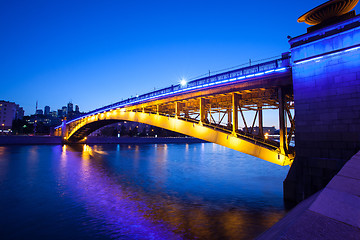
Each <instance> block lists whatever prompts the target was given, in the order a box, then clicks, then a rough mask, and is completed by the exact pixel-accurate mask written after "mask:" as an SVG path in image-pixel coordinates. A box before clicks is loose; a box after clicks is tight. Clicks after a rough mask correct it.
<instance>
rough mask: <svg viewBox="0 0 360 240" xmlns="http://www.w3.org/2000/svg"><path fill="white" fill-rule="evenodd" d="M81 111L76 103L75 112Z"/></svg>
mask: <svg viewBox="0 0 360 240" xmlns="http://www.w3.org/2000/svg"><path fill="white" fill-rule="evenodd" d="M79 112H80V108H79V106H78V105H75V113H79Z"/></svg>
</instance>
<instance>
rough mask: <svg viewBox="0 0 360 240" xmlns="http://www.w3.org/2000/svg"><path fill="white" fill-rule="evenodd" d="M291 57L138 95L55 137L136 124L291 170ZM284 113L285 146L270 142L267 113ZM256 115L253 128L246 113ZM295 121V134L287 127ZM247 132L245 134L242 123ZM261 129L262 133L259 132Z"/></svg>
mask: <svg viewBox="0 0 360 240" xmlns="http://www.w3.org/2000/svg"><path fill="white" fill-rule="evenodd" d="M293 108H294V105H293V93H292V78H291V68H290V67H289V56H285V57H282V58H281V59H277V60H274V61H270V62H266V63H262V64H258V65H254V66H250V67H246V68H242V69H237V70H233V71H230V72H225V73H221V74H218V75H215V76H209V77H205V78H202V79H198V80H194V81H191V82H189V83H188V84H187V86H180V85H176V86H171V87H169V88H165V89H160V90H157V91H154V92H150V93H147V94H144V95H141V96H136V97H134V98H131V99H127V100H124V101H121V102H118V103H115V104H112V105H109V106H105V107H103V108H100V109H96V110H94V111H91V112H89V113H87V114H86V115H84V116H81V117H78V118H76V119H73V120H70V121H68V122H66V121H63V124H62V125H61V126H59V127H57V128H56V129H55V135H57V136H62V137H63V138H64V141H65V142H69V143H71V142H79V141H80V142H81V141H82V140H83V139H84V138H85V137H86V136H87V135H88V134H90V133H91V132H92V131H94V130H96V129H98V128H100V127H102V126H105V125H107V124H111V123H115V122H118V121H133V122H139V123H144V124H149V125H152V126H156V127H160V128H164V129H168V130H171V131H174V132H178V133H182V134H185V135H188V136H192V137H195V138H199V139H203V140H206V141H209V142H213V143H216V144H219V145H222V146H225V147H228V148H231V149H234V150H236V151H240V152H243V153H246V154H249V155H252V156H255V157H258V158H261V159H263V160H266V161H269V162H272V163H275V164H279V165H282V166H283V165H290V164H291V163H292V161H293V159H294V151H293V148H292V147H291V146H290V141H291V139H292V136H293V133H294V127H295V121H294V117H293V116H292V114H291V112H290V109H293ZM266 109H274V110H278V111H279V127H280V134H279V135H280V139H279V140H280V141H278V142H277V141H273V140H270V139H267V138H266V137H265V135H266V134H264V133H265V132H264V130H263V129H264V128H263V110H266ZM245 111H251V112H253V113H255V114H254V117H253V120H252V121H251V122H250V123H249V121H247V120H246V117H245V114H244V113H243V112H245ZM286 118H288V119H289V121H290V125H291V126H290V131H288V128H287V126H286V123H287V122H288V121H287V120H286ZM239 122H240V123H241V122H242V123H243V126H244V128H243V129H240V128H239V126H240V123H239ZM255 124H257V125H258V127H256V128H257V129H258V131H255V128H254V127H255V126H256V125H255Z"/></svg>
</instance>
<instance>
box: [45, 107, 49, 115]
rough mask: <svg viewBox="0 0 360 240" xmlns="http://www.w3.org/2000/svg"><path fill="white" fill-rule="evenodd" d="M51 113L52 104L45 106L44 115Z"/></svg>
mask: <svg viewBox="0 0 360 240" xmlns="http://www.w3.org/2000/svg"><path fill="white" fill-rule="evenodd" d="M49 114H50V106H45V108H44V115H49Z"/></svg>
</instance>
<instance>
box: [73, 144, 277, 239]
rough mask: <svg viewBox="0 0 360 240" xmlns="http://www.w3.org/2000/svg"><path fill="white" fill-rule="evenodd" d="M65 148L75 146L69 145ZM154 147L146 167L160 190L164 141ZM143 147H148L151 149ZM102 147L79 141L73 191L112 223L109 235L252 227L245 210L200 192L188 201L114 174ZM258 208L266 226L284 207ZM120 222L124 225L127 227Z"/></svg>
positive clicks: (207, 235)
mask: <svg viewBox="0 0 360 240" xmlns="http://www.w3.org/2000/svg"><path fill="white" fill-rule="evenodd" d="M186 148H187V150H186ZM211 148H212V149H213V150H214V151H218V150H219V149H218V147H217V145H215V146H214V145H211ZM95 149H96V150H95ZM120 149H121V148H120ZM120 149H119V146H116V152H118V151H121V150H120ZM127 149H128V150H132V154H131V159H139V154H140V151H139V149H140V147H139V146H138V145H136V146H130V145H129V146H127ZM200 149H201V152H202V153H204V152H205V151H206V149H205V144H201V148H200ZM69 150H70V151H74V152H76V151H77V149H76V148H71V147H70V148H69ZM154 150H155V152H154V154H152V155H153V157H151V156H150V157H149V159H150V160H151V159H153V161H152V162H148V163H147V164H149V165H150V166H148V170H151V171H150V172H149V173H150V175H152V176H156V177H155V178H151V180H153V181H154V183H153V186H154V187H155V189H157V190H158V191H162V190H163V189H166V184H168V179H167V173H168V171H169V168H168V167H167V164H166V163H167V162H168V161H169V159H168V157H169V156H168V145H166V144H164V145H162V144H157V145H155V146H154ZM221 150H222V148H221ZM108 151H109V150H108ZM147 151H150V152H151V149H147ZM184 151H189V145H185V149H184ZM102 152H103V150H102V149H101V147H99V146H94V147H91V146H89V145H83V149H82V152H81V161H82V165H81V171H80V172H79V174H80V175H81V177H80V180H81V181H80V183H79V184H80V185H78V187H77V191H78V194H80V195H81V198H80V199H81V200H83V201H84V202H85V204H86V205H87V209H88V211H89V213H90V214H91V215H92V216H93V217H96V218H98V219H102V220H103V221H105V222H107V224H106V225H107V226H111V228H109V229H108V230H109V231H111V232H112V235H113V236H117V235H118V234H126V235H127V236H131V237H135V238H140V235H138V231H139V229H142V230H141V232H142V233H141V236H144V235H143V234H145V236H147V237H149V236H156V239H182V238H187V239H192V238H200V239H226V238H228V239H235V238H237V239H244V238H248V237H249V236H251V234H254V232H256V231H252V230H251V227H250V231H249V226H251V225H254V222H253V221H252V219H251V218H252V216H251V215H249V214H248V212H247V211H246V210H245V211H244V210H240V209H235V210H234V209H231V210H226V209H219V210H216V209H212V207H213V204H211V203H208V202H206V201H204V199H203V197H197V200H196V201H197V202H199V203H197V204H195V205H193V204H194V203H192V202H189V201H183V199H181V197H180V198H179V197H178V196H177V195H178V193H175V194H174V195H171V194H165V195H164V193H160V194H156V195H154V194H152V193H151V192H147V191H146V190H145V189H139V188H138V187H137V186H133V185H132V183H131V182H129V181H131V179H128V178H127V177H126V176H119V175H117V173H116V172H115V175H117V176H115V177H114V176H113V174H114V172H113V171H114V170H115V169H112V168H111V167H110V166H108V165H107V164H105V162H106V161H107V159H105V158H104V157H105V156H104V154H101V153H102ZM110 152H111V151H110ZM220 152H222V151H220ZM205 155H206V154H205ZM206 157H208V155H206V156H202V157H201V159H202V160H204V161H205V160H206ZM120 160H121V159H120ZM212 160H213V159H212ZM136 162H138V160H134V165H137V164H136ZM210 162H211V161H210ZM212 164H213V163H212ZM219 166H220V167H221V166H222V164H220V165H219ZM219 166H218V168H217V169H219ZM214 175H216V171H215V174H214ZM178 184H182V183H181V182H179V183H178ZM159 189H160V190H159ZM220 198H221V197H220ZM258 214H259V215H261V216H260V217H259V218H260V219H261V222H262V223H261V224H264V225H265V226H266V227H268V226H270V225H271V224H273V223H274V222H276V221H277V220H278V219H279V218H281V217H282V214H283V212H282V211H281V210H280V211H279V213H278V214H271V215H267V214H264V215H262V214H261V213H258ZM244 218H245V219H247V220H244ZM269 223H270V224H269ZM255 224H258V223H255ZM124 226H127V227H126V229H127V230H126V231H124ZM154 234H155V235H154ZM147 237H146V238H147Z"/></svg>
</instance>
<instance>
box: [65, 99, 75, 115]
mask: <svg viewBox="0 0 360 240" xmlns="http://www.w3.org/2000/svg"><path fill="white" fill-rule="evenodd" d="M73 111H74V105H73V104H72V103H71V102H69V103H68V105H67V113H68V114H69V113H72V112H73Z"/></svg>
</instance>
